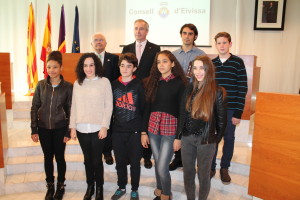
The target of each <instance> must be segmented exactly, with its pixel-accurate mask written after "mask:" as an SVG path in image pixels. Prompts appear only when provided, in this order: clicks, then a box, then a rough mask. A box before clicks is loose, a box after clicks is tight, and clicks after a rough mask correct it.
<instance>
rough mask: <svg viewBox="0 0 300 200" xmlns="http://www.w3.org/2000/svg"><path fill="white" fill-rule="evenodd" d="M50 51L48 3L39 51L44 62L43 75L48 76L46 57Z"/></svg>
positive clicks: (49, 13)
mask: <svg viewBox="0 0 300 200" xmlns="http://www.w3.org/2000/svg"><path fill="white" fill-rule="evenodd" d="M50 52H51V10H50V5H49V4H48V13H47V18H46V24H45V30H44V39H43V46H42V52H41V58H40V59H41V60H42V61H43V62H44V71H43V73H44V77H45V78H46V77H47V76H48V73H47V57H48V55H49V53H50Z"/></svg>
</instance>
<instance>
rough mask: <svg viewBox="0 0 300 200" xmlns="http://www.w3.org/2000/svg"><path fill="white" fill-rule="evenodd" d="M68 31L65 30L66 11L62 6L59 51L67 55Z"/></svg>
mask: <svg viewBox="0 0 300 200" xmlns="http://www.w3.org/2000/svg"><path fill="white" fill-rule="evenodd" d="M65 38H66V29H65V11H64V5H62V6H61V14H60V25H59V38H58V51H60V52H62V53H66V39H65Z"/></svg>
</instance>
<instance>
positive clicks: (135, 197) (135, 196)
mask: <svg viewBox="0 0 300 200" xmlns="http://www.w3.org/2000/svg"><path fill="white" fill-rule="evenodd" d="M139 199H140V198H139V193H138V192H137V191H131V193H130V200H139Z"/></svg>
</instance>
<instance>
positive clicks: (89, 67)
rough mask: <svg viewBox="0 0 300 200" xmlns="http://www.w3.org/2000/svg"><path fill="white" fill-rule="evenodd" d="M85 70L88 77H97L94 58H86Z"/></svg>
mask: <svg viewBox="0 0 300 200" xmlns="http://www.w3.org/2000/svg"><path fill="white" fill-rule="evenodd" d="M83 71H84V73H85V76H86V78H88V79H93V78H95V62H94V59H93V58H91V57H90V58H86V59H85V60H84V64H83Z"/></svg>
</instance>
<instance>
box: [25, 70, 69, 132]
mask: <svg viewBox="0 0 300 200" xmlns="http://www.w3.org/2000/svg"><path fill="white" fill-rule="evenodd" d="M72 91H73V86H72V84H71V83H69V82H67V81H64V79H63V76H61V82H60V83H59V85H58V86H57V87H52V85H51V83H50V77H49V76H48V77H47V79H44V80H41V81H39V82H38V84H37V86H36V89H35V92H34V96H33V99H32V106H31V131H32V132H31V134H37V133H38V127H41V128H45V129H58V128H64V127H66V128H68V126H69V120H70V110H71V102H72ZM66 136H69V135H68V131H67V133H66Z"/></svg>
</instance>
